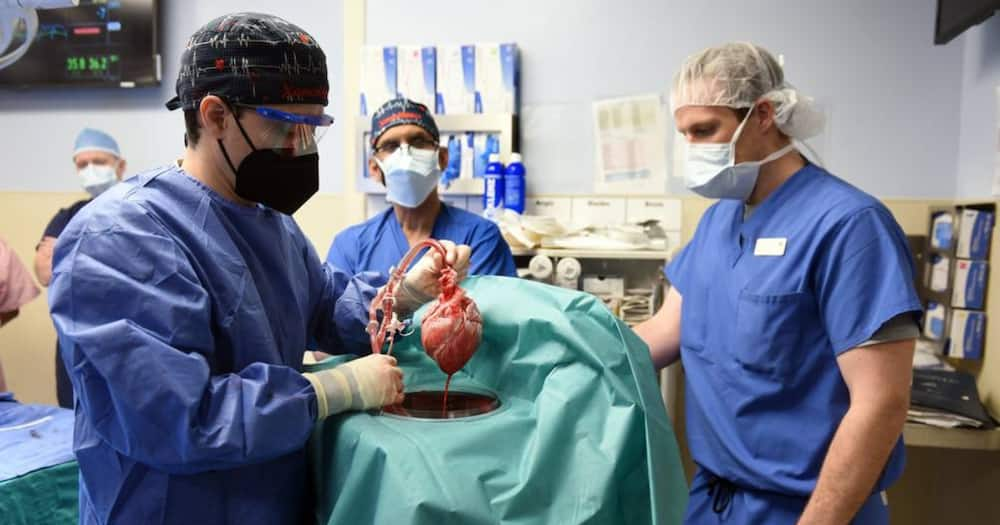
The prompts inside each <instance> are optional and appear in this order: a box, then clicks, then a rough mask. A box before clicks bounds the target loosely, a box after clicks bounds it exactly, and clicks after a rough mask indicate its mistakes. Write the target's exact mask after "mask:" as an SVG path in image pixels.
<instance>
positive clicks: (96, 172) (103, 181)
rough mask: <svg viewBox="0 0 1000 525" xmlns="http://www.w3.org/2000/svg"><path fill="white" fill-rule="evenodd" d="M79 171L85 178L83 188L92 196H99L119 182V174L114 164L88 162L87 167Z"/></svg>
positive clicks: (81, 176)
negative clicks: (102, 164) (99, 164)
mask: <svg viewBox="0 0 1000 525" xmlns="http://www.w3.org/2000/svg"><path fill="white" fill-rule="evenodd" d="M77 173H78V174H79V175H80V178H81V179H82V180H83V189H84V190H87V193H89V194H90V196H91V197H97V196H98V195H100V194H102V193H104V192H105V191H107V189H108V188H110V187H111V186H114V185H115V183H116V182H118V174H117V173H116V170H115V167H114V166H113V165H104V166H98V165H97V164H87V167H85V168H83V169H82V170H79V171H77Z"/></svg>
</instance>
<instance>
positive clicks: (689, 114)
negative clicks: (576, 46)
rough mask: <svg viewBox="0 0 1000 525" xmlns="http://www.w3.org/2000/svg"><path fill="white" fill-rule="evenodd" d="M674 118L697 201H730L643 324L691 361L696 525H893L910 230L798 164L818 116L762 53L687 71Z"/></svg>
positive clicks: (699, 235) (661, 357) (696, 63)
mask: <svg viewBox="0 0 1000 525" xmlns="http://www.w3.org/2000/svg"><path fill="white" fill-rule="evenodd" d="M671 105H672V109H673V112H674V117H675V120H676V124H677V129H678V131H679V132H680V133H681V134H682V135H684V137H685V139H686V141H685V142H686V146H687V153H686V157H685V178H686V182H687V185H688V187H689V188H690V189H692V190H693V191H695V192H696V193H698V194H700V195H702V196H704V197H708V198H713V199H719V201H718V202H717V203H715V204H714V205H713V206H712V207H711V208H709V209H708V211H706V212H705V215H704V216H703V217H702V219H701V222H700V223H699V225H698V229H697V232H696V233H695V235H694V238H693V239H691V241H690V242H689V243H688V245H687V246H686V247H685V248H684V250H683V251H682V252H681V253H680V255H679V256H678V257H677V258H676V259H675V260H674V261H673V262H672V263H671V264H670V265H669V267H668V268H667V270H666V274H667V277H668V279H669V280H670V282H671V284H672V288H671V289H670V291H669V293H668V296H667V299H666V301H665V304H664V305H663V308H662V309H661V310H660V311H659V312H658V313H657V314H656V315H655V316H654V317H653V318H652V319H650V320H649V321H647V322H646V323H643V324H642V325H640V326H639V327H637V332H638V333H639V335H640V336H641V337H642V338H643V339H644V340H645V341H646V343H647V344H648V345H649V347H650V352H651V354H652V357H653V361H654V363H655V364H656V365H657V366H658V367H663V366H667V365H669V364H671V363H673V362H674V361H676V360H677V359H678V358H680V359H681V361H682V362H683V365H684V371H685V384H686V392H685V397H686V405H685V414H686V418H687V419H686V423H687V430H688V442H689V446H690V450H691V455H692V458H693V459H694V461H695V463H696V464H697V465H698V472H697V474H696V476H695V479H694V482H693V484H692V487H691V498H690V503H689V507H688V511H687V517H686V520H685V523H689V524H702V523H704V524H715V523H726V524H751V523H754V524H757V523H767V524H786V523H787V524H793V523H799V524H819V523H831V524H834V523H840V524H842V523H848V522H850V523H859V524H885V523H888V510H887V507H886V501H885V496H884V491H885V490H886V488H888V487H889V485H890V484H892V483H893V482H894V481H895V480H896V479H898V478H899V476H900V474H901V472H902V468H903V443H902V440H901V432H902V427H903V423H904V421H905V419H906V410H907V408H908V405H909V392H910V376H911V372H910V369H911V360H912V355H913V342H914V339H915V338H916V336H917V335H918V330H917V325H916V320H915V316H916V315H917V314H918V312H919V311H920V308H921V305H920V302H919V300H918V299H917V295H916V292H915V291H914V287H913V271H914V270H913V263H912V259H911V256H910V253H909V251H908V248H907V243H906V238H905V236H904V235H903V232H902V231H901V230H900V228H899V225H897V224H896V222H895V220H893V217H892V215H891V214H890V213H889V211H888V210H887V209H886V208H885V207H884V206H883V205H882V204H880V203H879V201H878V200H876V199H875V198H873V197H871V196H870V195H867V194H865V193H864V192H862V191H860V190H858V189H857V188H855V187H853V186H851V185H850V184H848V183H846V182H844V181H843V180H841V179H838V178H837V177H835V176H833V175H831V174H830V173H828V172H827V171H825V170H824V169H823V168H821V167H819V166H817V165H815V164H813V163H811V162H810V161H808V160H807V159H805V158H804V157H803V156H802V155H801V154H800V153H799V151H798V147H799V144H800V143H799V142H798V140H801V139H805V138H808V137H810V136H812V135H814V134H816V133H818V132H819V130H820V129H821V128H822V118H821V114H820V113H819V112H818V111H817V110H816V109H815V108H814V107H813V106H812V105H811V100H810V99H808V98H807V97H804V96H803V95H801V94H800V93H799V92H798V91H796V90H795V89H794V88H793V87H791V86H790V85H789V84H787V83H786V82H785V80H784V73H783V71H782V69H781V67H780V66H779V65H778V63H777V61H776V60H775V59H774V57H772V56H771V55H770V54H769V53H768V52H767V51H766V50H764V49H762V48H760V47H758V46H755V45H753V44H748V43H734V44H727V45H723V46H721V47H716V48H710V49H707V50H705V51H702V52H700V53H698V54H695V55H693V56H691V57H689V58H688V60H687V61H686V62H685V64H684V66H683V67H682V69H681V71H680V72H679V73H678V75H677V77H676V80H675V83H674V89H673V92H672V97H671Z"/></svg>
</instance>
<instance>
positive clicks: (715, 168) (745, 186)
mask: <svg viewBox="0 0 1000 525" xmlns="http://www.w3.org/2000/svg"><path fill="white" fill-rule="evenodd" d="M751 113H753V109H751V110H750V111H748V112H747V116H746V117H744V118H743V122H741V123H740V126H739V127H738V128H736V133H734V134H733V139H732V140H730V141H729V142H728V143H722V144H718V143H708V144H687V154H686V157H685V161H684V182H685V184H686V185H687V188H688V189H689V190H691V191H693V192H695V193H697V194H698V195H701V196H702V197H707V198H709V199H736V200H740V201H746V200H747V199H748V198H749V197H750V194H751V193H753V188H754V186H756V185H757V177H758V176H759V175H760V167H761V166H762V165H764V164H767V163H768V162H771V161H773V160H775V159H778V158H780V157H782V156H784V155H785V154H787V153H788V152H789V151H792V150H793V149H795V145H794V144H791V143H790V144H788V145H787V146H785V147H783V148H781V149H779V150H778V151H775V152H774V153H772V154H770V155H768V156H767V157H765V158H764V159H762V160H757V161H751V162H741V163H739V164H736V163H735V162H736V141H738V140H739V139H740V134H741V133H743V126H745V125H746V123H747V120H749V118H750V114H751Z"/></svg>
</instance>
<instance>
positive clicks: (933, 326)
mask: <svg viewBox="0 0 1000 525" xmlns="http://www.w3.org/2000/svg"><path fill="white" fill-rule="evenodd" d="M946 315H947V309H946V308H945V307H944V305H943V304H940V303H935V302H933V301H932V302H929V303H927V312H926V313H925V314H924V336H925V337H927V338H928V339H934V340H941V339H944V337H945V333H944V326H945V316H946Z"/></svg>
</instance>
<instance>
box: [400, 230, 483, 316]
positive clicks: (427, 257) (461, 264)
mask: <svg viewBox="0 0 1000 525" xmlns="http://www.w3.org/2000/svg"><path fill="white" fill-rule="evenodd" d="M439 242H440V243H441V246H443V247H444V249H445V252H446V255H445V260H442V259H441V254H440V253H438V251H437V250H435V249H433V248H431V249H428V250H427V252H426V253H424V256H423V257H421V258H420V260H419V261H417V264H415V265H413V268H410V271H408V272H406V276H405V277H404V278H403V282H401V283H400V284H399V288H398V292H397V294H396V305H397V308H398V309H399V311H400V312H401V314H403V315H406V314H409V313H412V312H414V311H415V310H416V309H417V308H420V306H422V305H423V304H424V303H427V302H430V301H432V300H433V299H434V298H435V297H437V295H438V294H439V293H441V286H440V284H439V283H438V279H440V278H441V270H443V269H444V267H445V265H446V264H445V262H446V261H447V264H449V265H451V267H452V268H453V269H454V270H455V272H456V273H458V276H457V277H456V279H455V282H462V280H463V279H465V276H466V275H467V274H468V273H469V257H470V256H471V254H472V249H471V248H469V247H468V246H466V245H464V244H460V245H456V244H455V243H453V242H451V241H439Z"/></svg>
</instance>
